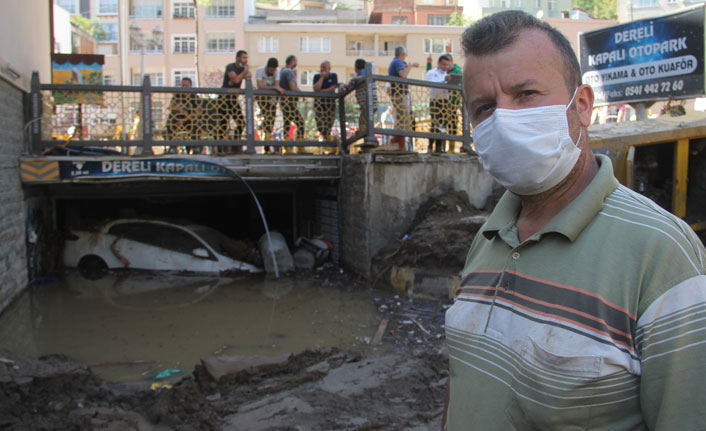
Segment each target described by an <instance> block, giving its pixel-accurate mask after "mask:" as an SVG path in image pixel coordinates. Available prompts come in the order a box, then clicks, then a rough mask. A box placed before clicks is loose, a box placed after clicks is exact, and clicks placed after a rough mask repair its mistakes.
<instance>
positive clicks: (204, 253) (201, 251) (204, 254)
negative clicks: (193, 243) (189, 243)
mask: <svg viewBox="0 0 706 431" xmlns="http://www.w3.org/2000/svg"><path fill="white" fill-rule="evenodd" d="M191 254H193V255H194V256H196V257H201V258H204V259H208V250H206V249H205V248H195V249H193V250H192V251H191Z"/></svg>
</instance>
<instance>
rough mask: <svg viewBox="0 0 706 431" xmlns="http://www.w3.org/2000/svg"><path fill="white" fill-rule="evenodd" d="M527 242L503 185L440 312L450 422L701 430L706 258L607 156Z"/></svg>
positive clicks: (704, 426)
mask: <svg viewBox="0 0 706 431" xmlns="http://www.w3.org/2000/svg"><path fill="white" fill-rule="evenodd" d="M596 157H597V159H598V163H599V164H600V168H599V171H598V174H597V175H596V177H595V178H594V179H593V180H592V182H591V183H590V184H589V186H588V187H587V188H586V189H585V190H584V191H583V192H581V194H580V195H579V196H578V197H577V198H576V199H574V201H572V202H571V203H570V204H569V205H568V206H567V207H566V208H564V209H563V210H562V211H561V212H560V213H559V214H558V215H557V216H555V217H554V218H553V219H552V220H551V221H550V223H549V224H547V225H546V226H545V227H544V228H543V229H542V230H541V231H539V232H537V233H536V234H535V235H533V236H532V237H530V238H528V239H527V240H526V241H524V242H522V243H520V242H519V241H518V237H517V227H516V224H515V223H516V220H517V217H518V215H519V211H520V205H521V203H520V199H519V198H518V197H517V196H516V195H514V194H512V193H509V192H508V193H505V195H504V196H503V197H502V199H501V200H500V202H499V203H498V205H497V206H496V208H495V210H494V211H493V214H492V215H491V216H490V218H489V219H488V221H487V222H486V224H485V225H484V226H483V227H482V228H481V230H480V231H479V234H478V235H476V237H475V239H474V240H473V243H472V245H471V249H470V251H469V253H468V257H467V259H466V265H465V268H464V271H463V276H462V282H461V286H460V287H459V288H458V290H457V294H456V299H455V301H454V305H453V306H452V307H451V308H450V309H449V310H448V311H447V313H446V338H447V343H448V347H449V358H450V391H451V392H450V394H451V398H450V404H449V409H448V421H447V423H448V429H449V430H451V431H459V430H479V431H492V430H535V429H536V430H562V431H566V430H611V431H615V430H644V429H649V430H706V276H705V275H704V274H705V269H704V261H705V260H706V252H704V248H703V245H702V244H701V242H700V241H699V239H698V237H696V235H695V234H694V232H693V231H692V230H691V229H690V228H689V226H687V225H686V224H685V223H684V222H683V221H682V220H680V219H678V218H677V217H675V216H674V215H672V214H670V213H669V212H667V211H665V210H663V209H662V208H660V207H659V206H657V205H656V204H655V203H654V202H652V201H651V200H649V199H647V198H645V197H644V196H641V195H639V194H637V193H635V192H633V191H632V190H630V189H628V188H626V187H623V186H621V185H620V184H618V182H617V181H616V179H615V177H614V175H613V170H612V166H611V162H610V159H608V158H607V157H605V156H602V155H597V156H596Z"/></svg>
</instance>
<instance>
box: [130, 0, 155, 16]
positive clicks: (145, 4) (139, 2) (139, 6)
mask: <svg viewBox="0 0 706 431" xmlns="http://www.w3.org/2000/svg"><path fill="white" fill-rule="evenodd" d="M130 16H131V17H132V18H140V19H146V18H152V19H154V18H161V17H162V0H132V1H131V3H130Z"/></svg>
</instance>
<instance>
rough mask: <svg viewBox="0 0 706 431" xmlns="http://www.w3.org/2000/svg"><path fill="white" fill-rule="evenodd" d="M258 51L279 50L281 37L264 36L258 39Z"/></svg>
mask: <svg viewBox="0 0 706 431" xmlns="http://www.w3.org/2000/svg"><path fill="white" fill-rule="evenodd" d="M257 52H279V38H277V37H273V36H262V37H260V38H259V39H258V40H257Z"/></svg>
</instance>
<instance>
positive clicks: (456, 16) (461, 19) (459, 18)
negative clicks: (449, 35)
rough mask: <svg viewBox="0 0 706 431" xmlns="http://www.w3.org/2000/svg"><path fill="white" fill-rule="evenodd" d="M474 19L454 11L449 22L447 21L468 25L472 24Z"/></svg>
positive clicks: (462, 25)
mask: <svg viewBox="0 0 706 431" xmlns="http://www.w3.org/2000/svg"><path fill="white" fill-rule="evenodd" d="M472 22H473V20H472V19H471V17H466V16H463V14H461V13H458V12H453V13H452V14H451V16H450V17H449V22H447V23H446V25H455V26H459V27H468V26H469V25H471V23H472Z"/></svg>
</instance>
